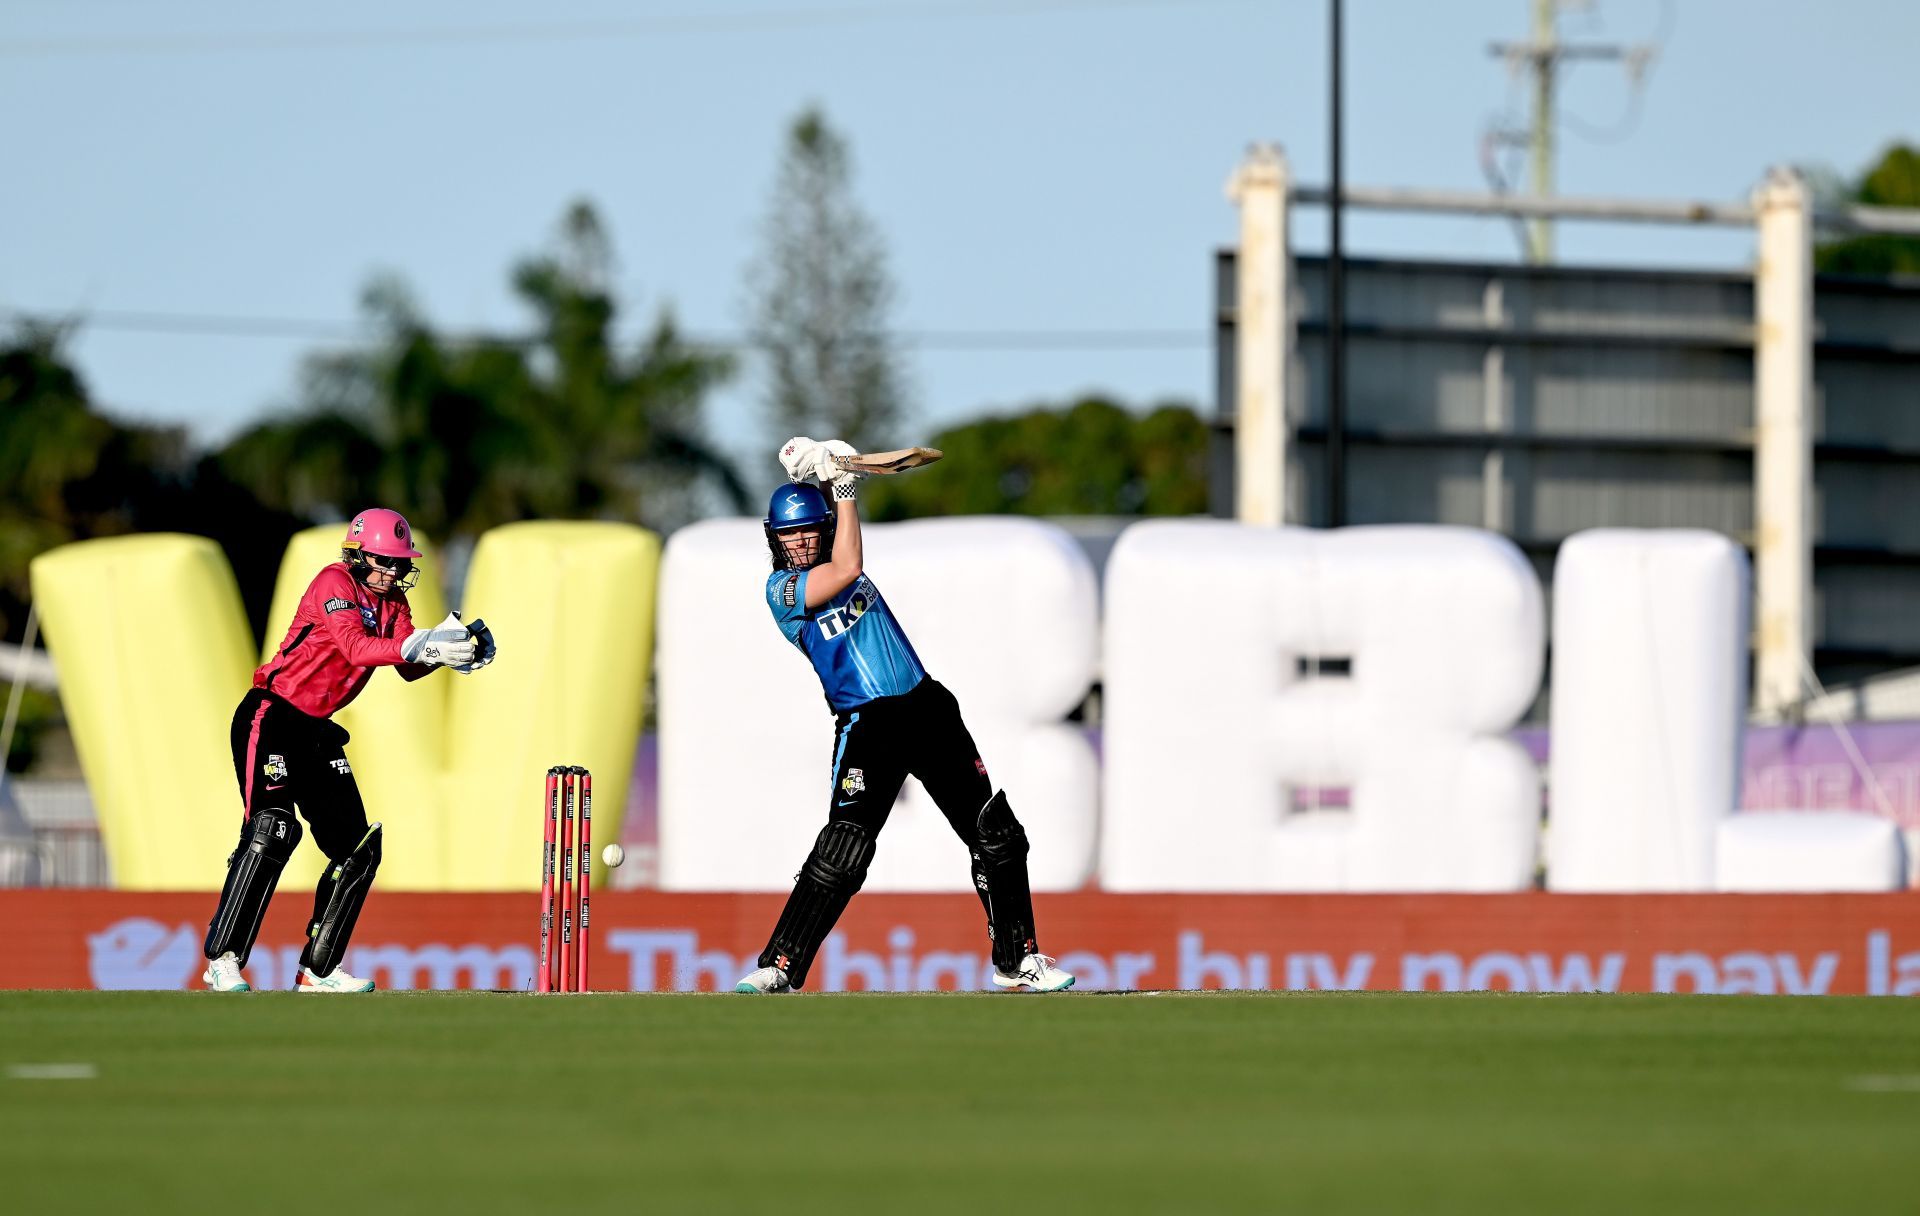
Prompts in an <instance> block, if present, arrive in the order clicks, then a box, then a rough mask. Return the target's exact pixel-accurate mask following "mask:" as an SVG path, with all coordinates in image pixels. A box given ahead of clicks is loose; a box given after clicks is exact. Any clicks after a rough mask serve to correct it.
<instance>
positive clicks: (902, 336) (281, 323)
mask: <svg viewBox="0 0 1920 1216" xmlns="http://www.w3.org/2000/svg"><path fill="white" fill-rule="evenodd" d="M0 318H5V319H7V320H9V321H12V322H16V323H26V324H31V325H40V326H47V327H54V328H75V329H79V328H85V329H94V330H102V331H109V332H117V333H149V334H168V335H174V336H180V337H212V338H269V339H294V340H300V341H314V342H327V343H337V344H350V345H365V344H371V343H374V342H377V341H378V340H379V338H380V336H381V335H380V332H379V329H378V327H377V326H375V325H372V324H363V323H357V322H349V321H327V320H319V319H314V318H300V317H259V316H252V317H241V316H217V315H207V314H196V313H173V312H152V311H142V310H116V309H104V310H100V311H95V312H87V313H80V314H61V313H55V312H49V311H46V310H42V309H28V308H9V307H5V306H0ZM433 332H434V336H435V337H436V338H437V339H438V340H440V341H442V342H446V343H448V344H449V345H455V346H478V345H483V344H495V345H504V346H533V345H537V344H538V343H540V342H541V341H542V339H541V338H540V337H539V336H538V335H535V334H529V333H508V332H490V331H485V330H442V331H433ZM880 337H881V338H882V339H883V340H886V341H891V342H895V343H898V344H899V345H901V346H907V347H912V348H914V349H916V350H926V351H1036V352H1051V351H1061V352H1066V351H1082V350H1188V349H1201V348H1207V347H1211V346H1212V344H1213V335H1212V334H1211V333H1210V332H1209V331H1206V330H1201V329H1030V330H1014V329H905V330H894V331H890V332H888V333H885V334H882V335H880ZM682 338H683V339H684V340H685V341H686V342H687V343H688V344H689V345H691V346H696V347H702V348H705V349H710V350H726V351H751V350H756V349H759V347H760V346H761V345H762V344H761V343H759V342H757V341H756V340H755V339H754V338H753V337H752V336H751V335H749V334H737V333H726V332H709V333H698V332H690V333H687V334H683V335H682Z"/></svg>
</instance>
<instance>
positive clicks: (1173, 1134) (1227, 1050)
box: [0, 993, 1920, 1213]
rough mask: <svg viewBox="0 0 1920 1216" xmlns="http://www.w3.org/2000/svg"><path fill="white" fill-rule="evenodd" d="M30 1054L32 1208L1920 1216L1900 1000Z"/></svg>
mask: <svg viewBox="0 0 1920 1216" xmlns="http://www.w3.org/2000/svg"><path fill="white" fill-rule="evenodd" d="M0 1063H3V1064H4V1065H5V1066H6V1074H5V1075H4V1076H0V1206H3V1207H4V1208H5V1209H6V1210H8V1211H17V1212H21V1213H38V1212H46V1211H92V1212H141V1213H146V1212H186V1211H197V1210H206V1209H220V1210H236V1209H238V1210H260V1211H315V1212H317V1211H352V1210H365V1209H368V1208H374V1209H377V1210H395V1211H413V1212H435V1211H458V1210H463V1209H464V1210H467V1211H507V1210H517V1211H527V1210H531V1209H533V1208H537V1207H543V1206H545V1205H548V1204H552V1205H554V1206H555V1207H557V1208H564V1209H569V1210H574V1211H611V1210H616V1209H617V1210H623V1211H629V1212H640V1211H669V1212H670V1211H688V1210H709V1209H713V1208H718V1207H721V1206H736V1207H741V1208H751V1209H768V1210H773V1209H798V1210H801V1211H846V1210H848V1209H854V1210H874V1211H961V1210H968V1209H978V1208H991V1207H999V1206H1003V1205H1008V1204H1016V1203H1020V1202H1023V1201H1026V1202H1033V1203H1036V1204H1039V1205H1041V1206H1044V1207H1048V1208H1052V1209H1056V1210H1060V1209H1064V1210H1068V1211H1095V1210H1103V1211H1161V1212H1204V1211H1283V1210H1284V1211H1310V1212H1315V1213H1320V1212H1329V1211H1334V1212H1339V1211H1354V1212H1359V1211H1368V1212H1375V1211H1420V1212H1487V1211H1514V1212H1544V1213H1569V1212H1622V1213H1625V1212H1635V1213H1637V1212H1643V1211H1649V1210H1654V1211H1676V1212H1717V1211H1726V1212H1743V1213H1746V1212H1756V1211H1842V1210H1849V1211H1868V1210H1873V1211H1903V1212H1906V1211H1914V1210H1916V1209H1917V1208H1920V1171H1916V1161H1917V1160H1920V1152H1917V1150H1920V1003H1916V1002H1913V1001H1905V1000H1896V999H1880V1000H1868V999H1848V998H1837V997H1829V998H1805V999H1789V998H1772V997H1762V998H1753V997H1745V998H1743V997H1732V998H1719V997H1633V996H1599V997H1584V996H1504V995H1453V996H1442V995H1397V994H1380V995H1365V994H1339V995H1336V994H1324V995H1310V996H1308V995H1281V994H1272V995H1269V994H1231V995H1228V994H1208V995H1201V994H1189V995H1176V994H1165V995H1113V996H1108V995H1101V994H1093V993H1088V994H1068V995H1064V996H1059V997H1034V996H984V995H982V996H973V995H968V996H883V995H873V996H861V995H849V996H799V997H791V998H770V999H749V998H738V997H731V996H592V997H561V998H551V997H550V998H538V997H529V996H513V995H490V994H380V995H375V996H373V997H365V998H360V997H316V996H307V995H296V994H292V993H255V994H250V995H246V996H215V995H212V994H206V993H0ZM50 1064H68V1065H90V1066H91V1068H92V1070H93V1076H92V1077H91V1078H90V1079H86V1078H84V1077H72V1076H68V1077H66V1078H64V1079H55V1078H49V1077H44V1076H38V1075H35V1073H34V1070H33V1068H32V1067H31V1066H40V1065H50ZM23 1066H26V1067H25V1074H26V1075H22V1072H23ZM73 1071H79V1072H82V1073H84V1072H85V1070H84V1069H81V1070H73Z"/></svg>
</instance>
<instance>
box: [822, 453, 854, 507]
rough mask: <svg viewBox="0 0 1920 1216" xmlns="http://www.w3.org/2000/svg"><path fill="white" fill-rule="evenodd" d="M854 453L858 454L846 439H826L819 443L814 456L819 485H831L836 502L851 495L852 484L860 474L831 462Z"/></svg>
mask: <svg viewBox="0 0 1920 1216" xmlns="http://www.w3.org/2000/svg"><path fill="white" fill-rule="evenodd" d="M854 455H858V452H857V451H856V450H855V449H854V446H853V445H852V444H850V443H848V442H847V441H846V440H844V439H828V440H826V441H824V442H822V443H821V444H820V448H819V452H818V454H817V455H816V456H815V458H814V459H815V463H814V476H815V477H817V478H819V480H820V484H821V485H823V486H827V485H830V486H832V487H833V497H834V501H836V502H838V501H840V500H842V499H847V498H852V497H853V487H854V484H855V483H856V482H858V481H859V480H860V478H861V474H860V473H857V472H855V471H854V470H852V469H843V468H841V467H840V466H839V465H837V464H835V463H833V458H834V457H835V456H854Z"/></svg>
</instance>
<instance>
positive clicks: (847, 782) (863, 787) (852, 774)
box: [840, 768, 867, 794]
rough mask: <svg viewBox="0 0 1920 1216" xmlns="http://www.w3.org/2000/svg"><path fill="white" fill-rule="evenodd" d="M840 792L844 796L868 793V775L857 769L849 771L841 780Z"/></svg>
mask: <svg viewBox="0 0 1920 1216" xmlns="http://www.w3.org/2000/svg"><path fill="white" fill-rule="evenodd" d="M840 792H841V793H843V794H864V793H866V792H867V775H866V774H865V773H863V772H861V771H860V770H859V769H857V768H850V769H848V770H847V775H846V776H844V777H842V778H841V779H840Z"/></svg>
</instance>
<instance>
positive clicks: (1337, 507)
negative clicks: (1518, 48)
mask: <svg viewBox="0 0 1920 1216" xmlns="http://www.w3.org/2000/svg"><path fill="white" fill-rule="evenodd" d="M1331 2H1332V7H1333V11H1332V23H1331V24H1332V30H1331V33H1330V36H1329V37H1328V39H1327V42H1328V53H1329V55H1330V56H1331V59H1332V63H1331V66H1330V69H1329V73H1328V75H1329V78H1330V80H1331V81H1332V93H1333V98H1332V103H1331V105H1330V106H1329V107H1328V109H1329V112H1330V114H1331V116H1332V121H1331V123H1330V124H1329V125H1330V128H1331V130H1330V138H1331V143H1332V146H1333V167H1332V172H1331V173H1329V174H1328V179H1329V182H1330V187H1329V191H1328V193H1329V194H1331V195H1332V199H1331V203H1330V205H1329V206H1328V208H1327V213H1328V214H1329V215H1330V216H1331V217H1332V224H1331V227H1330V229H1329V231H1328V234H1327V526H1328V527H1329V528H1338V527H1340V526H1341V525H1343V524H1345V523H1346V522H1347V443H1346V433H1345V432H1346V423H1347V366H1346V364H1347V349H1346V334H1345V332H1344V322H1345V320H1346V312H1347V293H1346V284H1345V283H1344V282H1343V281H1342V276H1341V266H1340V259H1341V248H1340V213H1341V211H1342V210H1344V204H1345V201H1346V200H1345V199H1344V198H1343V193H1344V190H1343V187H1342V185H1341V175H1340V58H1341V55H1340V0H1331Z"/></svg>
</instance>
